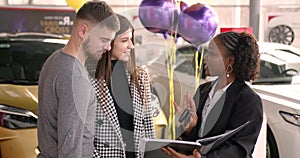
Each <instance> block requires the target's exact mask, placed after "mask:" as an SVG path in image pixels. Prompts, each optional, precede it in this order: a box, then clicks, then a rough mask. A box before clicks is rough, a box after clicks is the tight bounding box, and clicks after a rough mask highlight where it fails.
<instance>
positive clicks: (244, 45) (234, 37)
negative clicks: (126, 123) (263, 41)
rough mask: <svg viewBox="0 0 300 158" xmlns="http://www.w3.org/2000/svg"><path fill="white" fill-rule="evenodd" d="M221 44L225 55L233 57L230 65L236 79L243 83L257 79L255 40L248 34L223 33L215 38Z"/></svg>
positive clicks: (258, 61) (257, 63) (257, 67)
mask: <svg viewBox="0 0 300 158" xmlns="http://www.w3.org/2000/svg"><path fill="white" fill-rule="evenodd" d="M216 39H218V40H220V43H221V44H223V47H224V48H225V51H226V53H228V55H229V56H231V55H233V56H234V58H235V60H234V61H235V62H234V64H233V65H232V67H233V71H234V73H235V75H236V78H237V79H239V80H243V81H250V80H252V81H253V80H255V79H257V77H258V72H259V66H260V54H259V48H258V45H257V40H256V38H255V37H254V36H253V35H252V34H250V33H248V32H242V33H237V32H225V33H221V34H219V35H217V36H216Z"/></svg>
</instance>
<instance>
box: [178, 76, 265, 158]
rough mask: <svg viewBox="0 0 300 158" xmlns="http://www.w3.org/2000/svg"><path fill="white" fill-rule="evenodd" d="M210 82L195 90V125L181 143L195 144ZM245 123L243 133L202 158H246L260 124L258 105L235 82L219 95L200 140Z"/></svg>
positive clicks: (252, 94) (250, 93) (247, 89)
mask: <svg viewBox="0 0 300 158" xmlns="http://www.w3.org/2000/svg"><path fill="white" fill-rule="evenodd" d="M212 85H213V82H208V83H205V84H202V85H200V86H199V88H198V90H197V92H196V94H195V95H194V100H195V103H196V106H198V107H197V108H198V109H197V115H198V123H197V125H196V127H195V128H194V129H193V131H192V133H191V134H190V135H189V136H188V137H186V136H184V135H183V136H182V139H184V140H189V141H196V140H197V139H199V138H200V136H199V130H200V125H201V122H202V120H201V119H202V110H203V107H204V104H205V101H206V99H207V97H208V94H209V92H210V90H211V88H212ZM247 121H251V122H250V124H248V125H247V126H246V127H245V128H244V129H242V130H241V131H239V133H237V134H235V135H234V136H233V137H231V138H230V139H229V140H227V141H225V142H224V143H223V144H222V145H220V146H219V147H217V148H216V149H215V150H213V151H210V152H208V153H207V154H206V155H203V156H202V157H205V156H206V157H207V158H250V157H252V152H253V150H254V146H255V143H256V140H257V137H258V134H259V132H260V129H261V125H262V121H263V110H262V102H261V99H260V97H259V96H258V95H257V94H256V93H255V92H254V91H253V90H252V89H251V88H250V87H249V86H248V85H247V84H246V83H245V82H243V81H238V80H235V81H234V82H233V83H232V84H231V85H230V86H229V87H228V88H227V90H226V93H224V94H223V95H222V97H221V98H220V99H219V101H218V102H217V104H216V105H215V106H214V108H213V109H212V110H211V111H210V113H209V114H208V117H207V120H206V122H207V123H206V124H205V127H204V132H203V137H202V138H205V137H211V136H215V135H219V134H222V133H224V132H225V131H226V130H231V129H234V128H236V127H238V126H240V125H242V124H244V123H245V122H247Z"/></svg>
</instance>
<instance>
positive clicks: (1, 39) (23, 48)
mask: <svg viewBox="0 0 300 158" xmlns="http://www.w3.org/2000/svg"><path fill="white" fill-rule="evenodd" d="M66 43H67V40H66V39H63V38H62V37H61V36H57V35H49V34H40V33H18V34H13V35H12V34H6V33H0V158H34V157H36V155H37V154H38V152H39V151H38V149H37V145H38V142H37V119H38V117H37V109H38V98H37V97H38V78H39V73H40V70H41V68H42V65H43V63H44V62H45V60H46V59H47V58H48V56H49V55H51V53H53V52H54V51H55V50H57V49H60V48H62V47H64V45H65V44H66ZM152 105H154V106H153V117H154V120H155V129H156V136H157V137H158V138H163V137H164V136H165V135H166V134H165V133H164V131H165V128H166V126H167V121H166V118H165V115H164V113H163V112H162V110H161V108H160V105H159V102H158V99H157V97H156V96H155V95H152Z"/></svg>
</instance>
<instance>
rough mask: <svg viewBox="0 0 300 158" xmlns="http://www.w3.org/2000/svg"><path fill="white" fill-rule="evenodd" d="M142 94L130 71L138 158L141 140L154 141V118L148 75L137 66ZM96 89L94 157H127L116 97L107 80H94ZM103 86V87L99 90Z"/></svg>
mask: <svg viewBox="0 0 300 158" xmlns="http://www.w3.org/2000/svg"><path fill="white" fill-rule="evenodd" d="M138 70H139V80H138V84H139V86H140V90H141V92H139V90H138V87H136V84H135V83H134V82H132V81H131V79H130V74H129V72H128V71H127V77H128V82H129V85H130V93H131V96H132V100H133V109H134V120H133V121H134V123H133V125H134V142H135V151H136V157H137V158H140V157H141V154H140V152H139V148H140V146H139V144H140V139H141V138H143V137H146V138H155V134H154V126H153V118H152V116H151V107H150V99H151V91H150V81H149V77H148V74H147V73H146V71H145V70H143V69H142V68H140V67H138ZM91 82H92V85H93V87H94V89H95V92H96V95H97V98H98V106H97V109H96V131H95V141H94V144H95V151H94V157H95V158H100V157H101V158H125V157H126V156H125V146H126V144H125V143H124V141H123V138H122V134H121V129H120V124H119V121H118V116H117V112H116V109H115V106H114V102H113V98H112V96H111V94H110V92H109V89H108V86H107V85H106V83H105V81H104V80H96V79H91ZM100 87H102V88H100Z"/></svg>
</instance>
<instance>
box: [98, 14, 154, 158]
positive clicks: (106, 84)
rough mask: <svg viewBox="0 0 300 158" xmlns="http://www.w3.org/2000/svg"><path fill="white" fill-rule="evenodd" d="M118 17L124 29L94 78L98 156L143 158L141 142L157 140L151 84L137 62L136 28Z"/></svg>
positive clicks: (121, 17)
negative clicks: (151, 102)
mask: <svg viewBox="0 0 300 158" xmlns="http://www.w3.org/2000/svg"><path fill="white" fill-rule="evenodd" d="M118 18H119V21H120V30H119V31H118V32H117V33H116V38H115V39H114V40H113V41H112V43H111V50H110V51H109V52H108V53H105V54H103V55H102V58H101V59H100V60H99V62H98V65H97V68H96V73H95V78H96V79H92V80H93V85H94V88H95V89H96V95H97V97H98V106H97V110H96V131H95V132H96V134H95V148H96V150H95V154H94V157H114V158H118V157H120V158H121V157H122V158H123V157H126V158H135V157H137V158H139V157H141V153H140V151H139V148H140V146H139V142H140V139H141V138H142V137H146V138H154V137H155V136H154V126H153V120H152V115H151V107H150V97H151V92H150V83H149V77H148V74H147V73H146V71H145V70H143V69H142V68H141V67H139V66H137V65H136V62H135V52H134V29H133V26H132V25H131V24H130V22H129V21H128V20H127V19H126V18H125V17H123V16H121V15H118Z"/></svg>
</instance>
